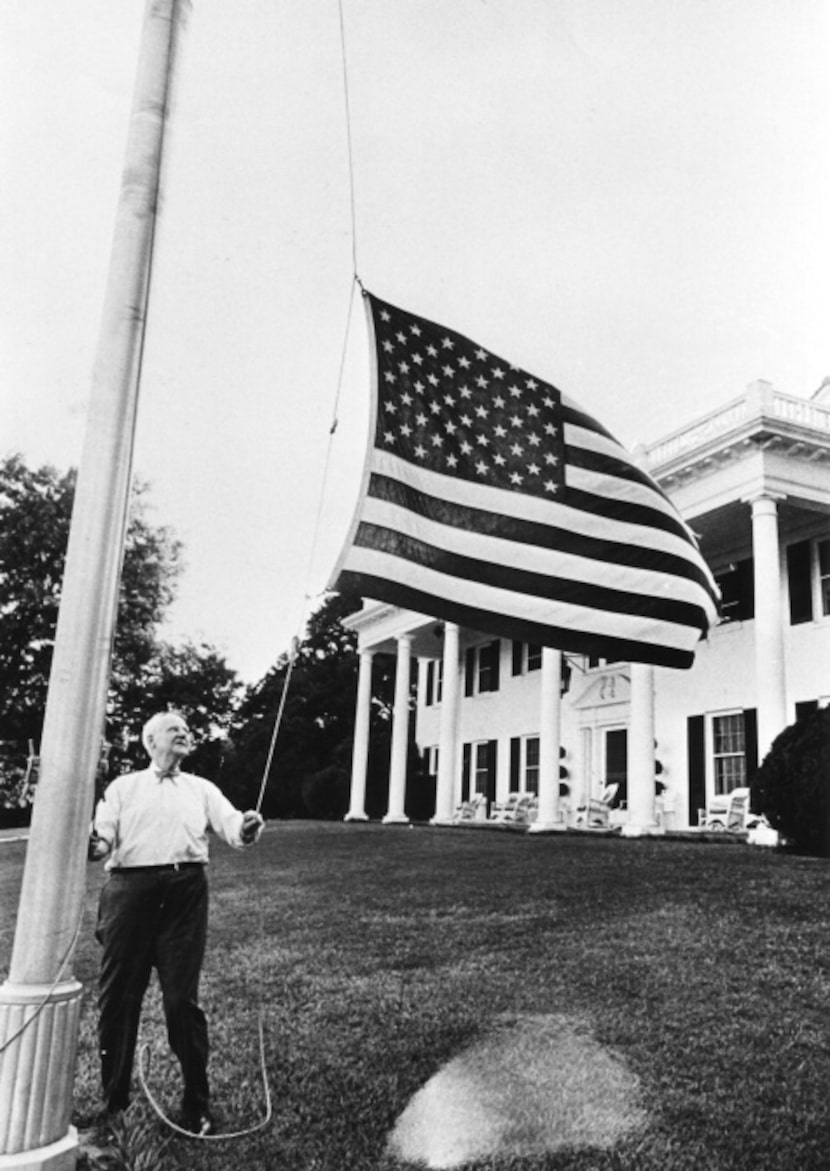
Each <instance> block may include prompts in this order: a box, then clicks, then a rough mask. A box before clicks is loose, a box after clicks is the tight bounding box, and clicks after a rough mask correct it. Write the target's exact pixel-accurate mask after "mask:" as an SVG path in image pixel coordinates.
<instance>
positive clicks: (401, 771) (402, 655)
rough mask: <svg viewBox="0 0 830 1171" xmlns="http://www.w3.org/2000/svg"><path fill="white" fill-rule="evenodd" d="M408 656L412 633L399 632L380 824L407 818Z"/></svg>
mask: <svg viewBox="0 0 830 1171" xmlns="http://www.w3.org/2000/svg"><path fill="white" fill-rule="evenodd" d="M411 656H412V636H411V635H410V634H402V635H401V636H400V638H399V639H398V661H397V667H396V670H395V707H394V710H393V712H392V751H391V754H390V761H389V809H388V811H387V813H386V816H385V817H384V819H383V823H384V825H389V824H390V823H392V824H397V825H401V824H405V823H406V822H408V821H409V818H408V817H407V816H406V813H405V812H404V804H405V801H406V750H407V746H408V744H409V675H410V670H411V667H410V664H411V661H412V659H411Z"/></svg>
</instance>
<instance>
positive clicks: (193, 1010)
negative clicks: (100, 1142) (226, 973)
mask: <svg viewBox="0 0 830 1171" xmlns="http://www.w3.org/2000/svg"><path fill="white" fill-rule="evenodd" d="M142 738H143V741H144V747H145V748H146V749H147V752H148V753H149V755H150V758H151V762H152V763H151V765H150V767H149V768H147V769H145V770H144V771H143V772H137V773H127V774H126V775H124V776H120V777H116V779H115V780H114V781H112V783H111V784H110V785H109V786H108V788H107V790H106V792H105V794H104V797H103V800H102V801H101V802H100V803H99V805H98V808H97V810H96V813H95V820H94V823H93V831H92V836H91V839H90V849H89V853H90V857H91V858H93V859H96V858H104V857H106V859H107V862H106V867H107V870H108V875H107V878H106V880H105V883H104V887H103V889H102V891H101V901H100V907H99V912H98V929H97V932H96V936H97V938H98V941H99V942H100V943H101V945H102V946H103V955H102V959H101V975H100V992H99V1009H100V1018H99V1028H98V1033H99V1039H100V1046H101V1078H102V1081H103V1087H104V1097H105V1100H106V1106H107V1111H108V1112H109V1113H110V1114H114V1113H117V1112H118V1111H120V1110H124V1109H126V1107H127V1105H128V1103H129V1097H130V1078H131V1074H132V1068H133V1057H134V1054H135V1045H136V1038H137V1035H138V1022H139V1016H140V1014H141V1004H142V1000H143V998H144V993H145V991H146V990H147V985H148V983H149V980H150V974H151V971H152V969H153V968H155V969H156V971H157V972H158V977H159V983H160V985H161V993H162V999H163V1003H164V1015H165V1020H166V1022H167V1036H168V1039H169V1041H170V1047H171V1049H172V1050H173V1052H174V1053H175V1054H176V1056H177V1057H178V1059H179V1062H180V1064H181V1068H182V1075H183V1079H184V1092H183V1096H182V1119H181V1124H182V1126H183V1128H184V1129H185V1130H188V1131H190V1132H192V1133H193V1134H209V1133H210V1132H211V1131H212V1130H213V1120H212V1118H211V1114H210V1109H209V1089H208V1076H207V1062H208V1034H207V1022H206V1020H205V1015H204V1013H203V1012H202V1010H201V1008H200V1007H199V1004H198V991H199V974H200V971H201V967H202V960H203V958H204V952H205V938H206V934H207V915H208V886H207V879H206V876H205V867H206V865H207V862H208V839H207V833H208V829H212V830H213V831H214V832H215V833H217V834H218V835H219V836H220V837H221V838H224V840H225V841H226V842H227V843H228V844H229V845H231V846H235V847H242V846H246V845H251V844H252V843H253V842H255V841H256V840H257V838H258V837H259V834H260V832H261V830H262V826H263V821H262V818H261V817H260V815H259V814H258V813H255V812H253V811H251V810H249V811H248V812H246V813H242V812H240V810H238V809H235V808H234V806H233V805H232V804H231V803H230V801H228V800H227V798H226V797H225V796H224V795H223V794H222V793H221V791H220V790H219V789H218V788H217V787H216V785H214V784H212V783H211V782H210V781H207V780H205V779H204V778H203V777H197V776H194V775H193V774H192V773H185V772H182V771H181V770H180V767H179V766H180V763H181V761H182V760H183V759H184V757H186V756H187V755H188V754H189V753H190V752H191V750H192V740H191V736H190V732H189V730H188V727H187V724H186V722H185V721H184V719H183V718H182V717H181V716H180V715H178V714H177V713H176V712H160V713H158V714H157V715H154V716H153V717H152V718H151V719H150V720H148V722H147V723H146V724H145V726H144V733H143V737H142Z"/></svg>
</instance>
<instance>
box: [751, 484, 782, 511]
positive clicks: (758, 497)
mask: <svg viewBox="0 0 830 1171" xmlns="http://www.w3.org/2000/svg"><path fill="white" fill-rule="evenodd" d="M786 499H787V494H786V492H769V491H767V490H766V489H761V490H760V491H758V492H751V493H750V494H749V495H748V496H742V497H741V504H750V505H752V508H753V511H754V509H755V505H756V504H764V503H769V504H772V505H777V504H778V502H779V501H780V500H786Z"/></svg>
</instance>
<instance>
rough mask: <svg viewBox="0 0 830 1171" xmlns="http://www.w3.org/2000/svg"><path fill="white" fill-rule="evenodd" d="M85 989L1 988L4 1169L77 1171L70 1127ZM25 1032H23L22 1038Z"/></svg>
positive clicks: (0, 1144)
mask: <svg viewBox="0 0 830 1171" xmlns="http://www.w3.org/2000/svg"><path fill="white" fill-rule="evenodd" d="M82 992H83V988H82V985H81V984H79V983H78V981H77V980H68V981H66V982H65V983H61V984H58V985H56V987H54V988H52V987H51V986H49V985H41V984H11V983H9V982H7V983H5V984H4V985H3V986H2V988H0V1046H2V1045H6V1046H7V1048H6V1049H5V1050H4V1051H3V1052H2V1053H0V1169H2V1171H6V1169H10V1168H15V1171H35V1169H38V1171H40V1169H43V1171H46V1169H47V1168H48V1171H71V1169H72V1168H74V1167H75V1162H76V1158H75V1152H76V1151H77V1147H78V1138H77V1134H76V1132H75V1130H74V1128H73V1127H71V1126H70V1125H69V1117H70V1114H71V1111H72V1088H73V1083H74V1077H75V1056H76V1052H77V1047H78V1022H79V1018H80V1012H81V994H82ZM21 1029H22V1032H21V1031H20V1030H21Z"/></svg>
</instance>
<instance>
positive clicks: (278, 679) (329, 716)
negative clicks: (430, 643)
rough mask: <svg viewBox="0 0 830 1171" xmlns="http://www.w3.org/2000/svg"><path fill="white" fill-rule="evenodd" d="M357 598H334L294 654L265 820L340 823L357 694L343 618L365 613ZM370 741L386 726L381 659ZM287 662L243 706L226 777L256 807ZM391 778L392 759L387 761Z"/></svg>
mask: <svg viewBox="0 0 830 1171" xmlns="http://www.w3.org/2000/svg"><path fill="white" fill-rule="evenodd" d="M360 604H361V602H360V598H359V597H358V596H357V595H354V594H332V595H329V597H328V598H327V599H326V600H325V602H324V603H323V605H322V606H321V607H320V608H319V609H318V610H317V611H315V613H314V614H313V615H312V616H311V618H310V619H309V622H308V632H307V635H306V637H305V639H304V640H303V642H302V643H301V644H300V646H299V647H298V648H297V653H296V655H295V658H294V665H293V670H292V673H291V679H290V682H289V686H288V691H287V694H286V702H285V708H284V712H283V718H282V723H281V726H280V728H279V733H278V737H277V740H276V744H275V750H274V755H273V763H272V767H271V769H270V771H269V776H268V781H267V787H266V790H265V796H264V801H263V812H264V813H265V816H266V817H275V816H277V817H308V816H313V817H329V818H334V817H342V816H343V814H344V813H345V812H346V809H347V806H348V795H349V794H348V783H349V775H350V762H351V750H352V737H353V731H354V705H355V694H356V688H357V654H356V651H355V644H356V638H355V635H354V633H353V632H351V631H349V630H347V629H346V628H345V627H344V626H343V618H345V617H346V616H347V615H348V614H352V613H354V612H355V611H356V610H359V609H360ZM376 659H377V660H378V662H377V664H376V670H375V674H374V690H375V695H376V697H379V700H380V702H379V703H377V702H376V703H375V704H374V705H373V713H372V729H371V735H372V736H374V737H377V736H379V735H382V733H383V726H384V725H386V724H388V722H389V711H390V706H391V696H392V674H391V669H390V668H391V663H392V662H394V660H393V659H392V658H391V656H380V655H379V656H376ZM289 664H290V657H289V656H288V655H284V656H282V657H281V658H280V660H279V661H278V662H277V664H276V665H275V666H274V667H273V668H272V670H271V671H270V672H269V673H268V675H266V676H265V678H264V679H263V680H262V681H261V682H260V683H258V684H257V685H256V686H254V687H252V688H251V689H250V690H249V692H248V694H247V696H246V697H245V699H244V700H243V702H242V704H241V706H240V709H239V713H238V718H237V726H236V731H235V733H234V734H233V741H234V749H233V752H232V758H231V761H230V763H229V764H228V767H227V768H226V773H227V774H228V775H229V776H231V774H232V779H231V780H230V781H229V785H230V786H231V787H230V788H229V790H228V791H229V793H230V795H232V796H233V798H234V800H236V801H237V803H239V804H249V803H252V802H253V801H254V800H255V798H256V796H257V794H258V791H259V788H260V785H261V783H262V777H263V773H264V770H265V764H266V760H267V758H268V752H269V747H270V743H271V738H272V734H273V728H274V723H275V720H276V716H277V712H278V710H279V706H280V699H281V696H282V691H283V688H284V686H285V681H286V676H287V673H288V669H289ZM386 766H387V776H388V754H387V758H386Z"/></svg>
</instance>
